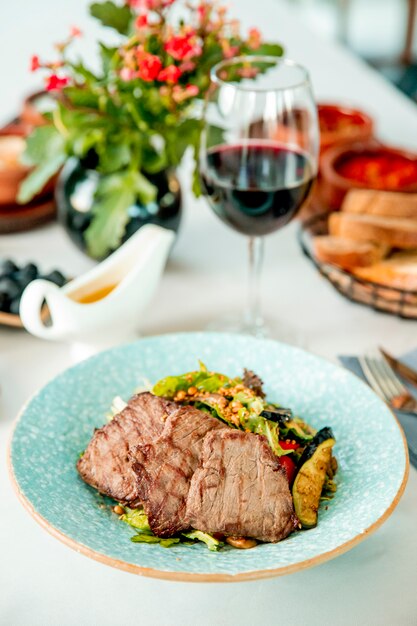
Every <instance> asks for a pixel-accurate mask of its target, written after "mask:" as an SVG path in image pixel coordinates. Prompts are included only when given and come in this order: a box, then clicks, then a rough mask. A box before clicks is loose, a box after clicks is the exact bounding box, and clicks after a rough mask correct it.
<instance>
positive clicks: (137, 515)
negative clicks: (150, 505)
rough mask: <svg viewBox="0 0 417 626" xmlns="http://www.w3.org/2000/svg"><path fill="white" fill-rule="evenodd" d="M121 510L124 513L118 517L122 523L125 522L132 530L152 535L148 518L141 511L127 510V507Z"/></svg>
mask: <svg viewBox="0 0 417 626" xmlns="http://www.w3.org/2000/svg"><path fill="white" fill-rule="evenodd" d="M123 508H124V510H125V513H124V515H122V516H121V517H120V519H121V520H122V522H126V524H129V526H132V528H136V530H140V531H141V532H143V533H149V534H153V533H152V531H151V527H150V526H149V522H148V516H147V515H146V513H145V511H144V510H143V509H129V507H127V506H125V507H123Z"/></svg>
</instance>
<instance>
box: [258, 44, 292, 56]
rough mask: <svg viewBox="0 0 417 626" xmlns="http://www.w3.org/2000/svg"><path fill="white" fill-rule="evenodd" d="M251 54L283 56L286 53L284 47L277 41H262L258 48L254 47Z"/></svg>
mask: <svg viewBox="0 0 417 626" xmlns="http://www.w3.org/2000/svg"><path fill="white" fill-rule="evenodd" d="M251 54H255V55H259V54H262V55H266V56H272V57H281V56H282V55H283V54H284V48H283V47H282V46H280V45H279V44H277V43H262V44H261V45H260V46H259V48H257V49H256V50H253V49H252V50H251Z"/></svg>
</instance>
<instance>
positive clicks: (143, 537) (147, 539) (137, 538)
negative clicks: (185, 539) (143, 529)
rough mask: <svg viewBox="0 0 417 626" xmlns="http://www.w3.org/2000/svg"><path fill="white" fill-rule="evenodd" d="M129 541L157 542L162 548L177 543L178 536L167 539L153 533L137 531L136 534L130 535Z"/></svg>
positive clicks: (178, 540)
mask: <svg viewBox="0 0 417 626" xmlns="http://www.w3.org/2000/svg"><path fill="white" fill-rule="evenodd" d="M130 541H133V543H159V545H160V546H161V547H162V548H170V547H171V546H173V545H175V544H176V543H179V542H180V538H179V537H168V538H167V539H162V537H155V535H147V534H145V533H139V534H138V535H134V536H133V537H131V538H130Z"/></svg>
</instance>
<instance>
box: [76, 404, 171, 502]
mask: <svg viewBox="0 0 417 626" xmlns="http://www.w3.org/2000/svg"><path fill="white" fill-rule="evenodd" d="M176 410H178V405H177V404H176V403H175V402H169V401H168V400H165V399H163V398H159V397H157V396H154V395H152V394H151V393H140V394H138V395H135V396H133V398H131V399H130V401H129V403H128V405H127V407H126V408H125V409H123V411H121V412H120V413H119V414H118V415H116V416H115V417H114V418H113V419H112V421H111V422H109V423H108V424H106V425H105V426H103V428H100V429H99V430H97V431H96V432H95V433H94V435H93V438H92V439H91V441H90V443H89V444H88V446H87V449H86V451H85V452H84V454H83V456H82V457H81V458H80V459H79V460H78V463H77V469H78V471H79V473H80V475H81V477H82V479H83V480H85V482H86V483H88V484H89V485H91V486H92V487H95V488H96V489H98V490H99V491H100V492H101V493H103V494H105V495H107V496H110V497H111V498H114V499H115V500H118V501H119V502H124V503H126V504H129V505H131V506H134V505H137V504H139V503H140V499H138V491H137V479H136V475H135V473H134V472H133V470H132V465H131V461H130V459H129V450H131V449H132V447H136V446H138V445H140V444H144V443H148V442H149V441H152V440H153V439H155V438H156V437H158V436H159V435H160V434H161V433H162V431H163V429H164V425H165V420H166V418H167V417H168V415H170V414H172V413H173V412H174V411H176Z"/></svg>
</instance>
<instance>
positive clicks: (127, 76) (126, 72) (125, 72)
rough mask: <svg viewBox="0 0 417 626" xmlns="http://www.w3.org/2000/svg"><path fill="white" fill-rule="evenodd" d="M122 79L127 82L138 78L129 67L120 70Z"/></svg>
mask: <svg viewBox="0 0 417 626" xmlns="http://www.w3.org/2000/svg"><path fill="white" fill-rule="evenodd" d="M120 78H121V79H122V80H124V81H126V82H128V81H129V80H133V79H134V78H136V72H135V71H134V70H132V69H130V68H128V67H122V69H121V70H120Z"/></svg>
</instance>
